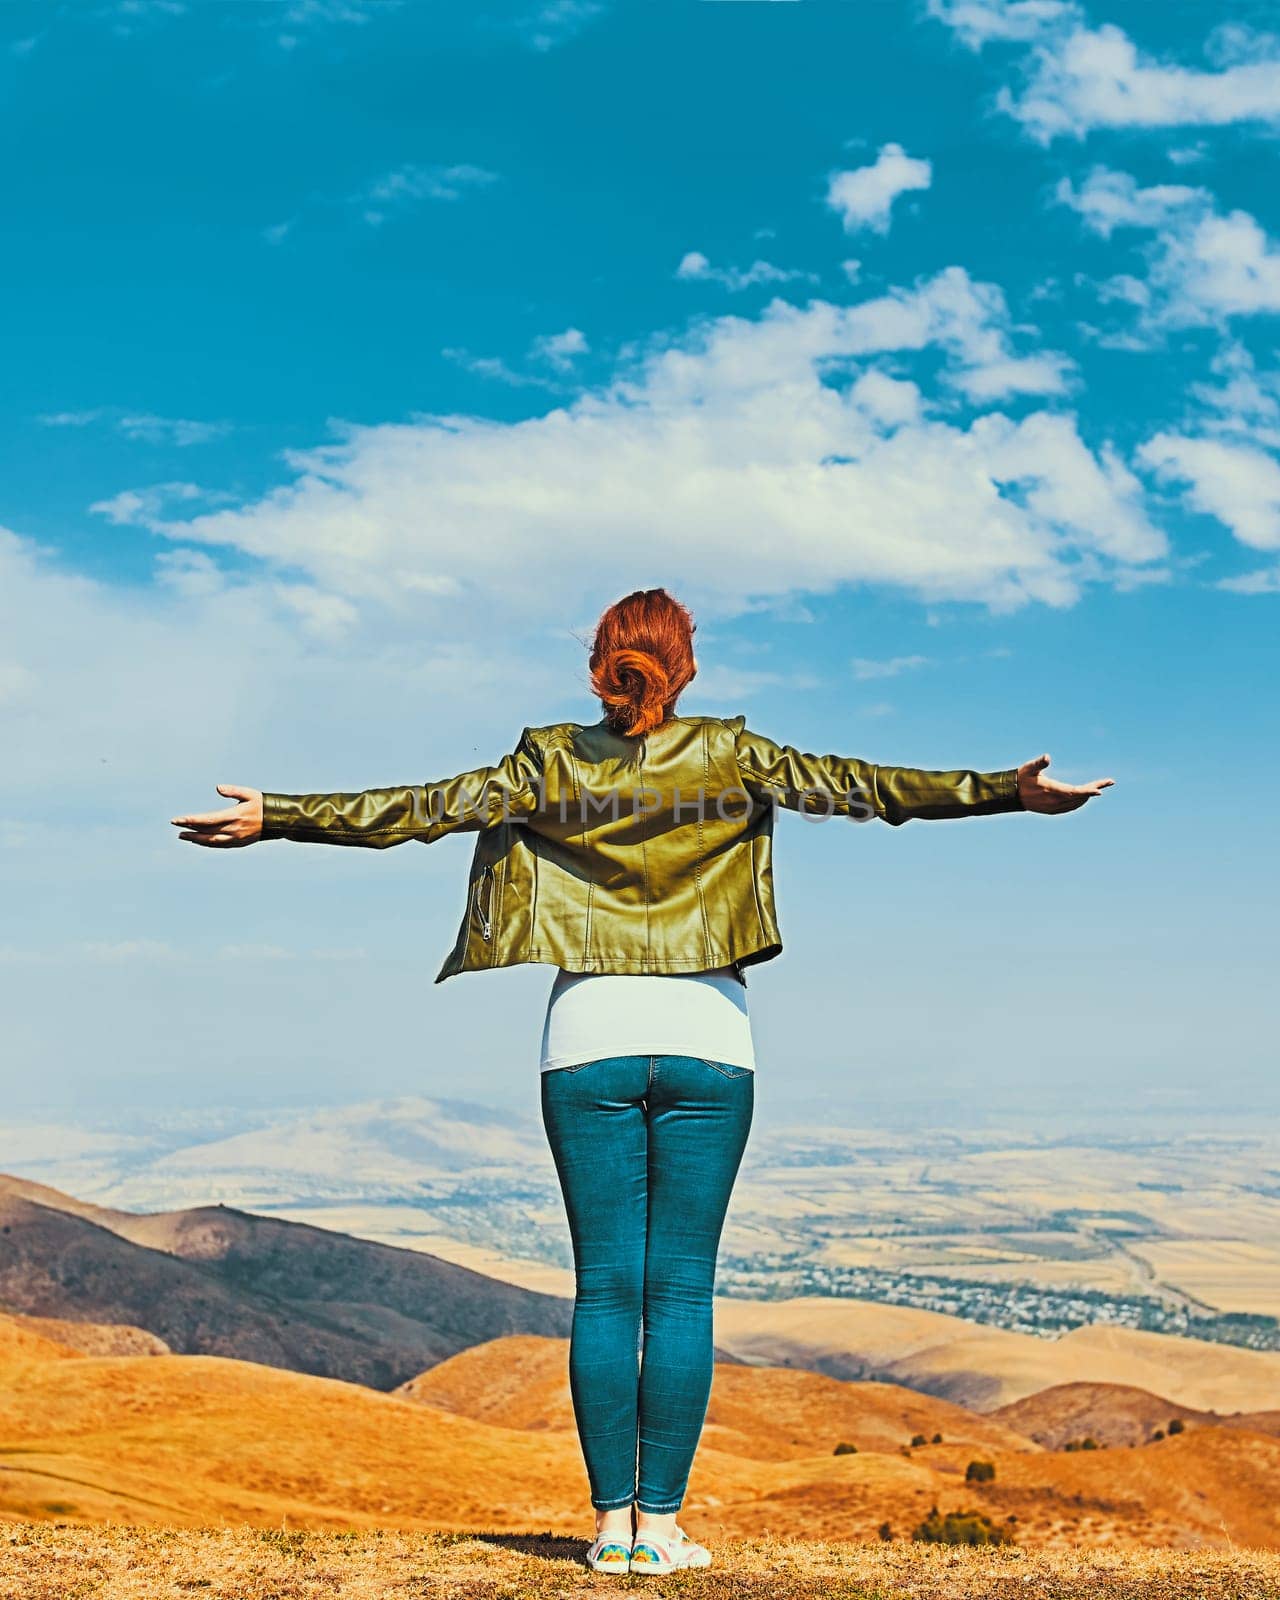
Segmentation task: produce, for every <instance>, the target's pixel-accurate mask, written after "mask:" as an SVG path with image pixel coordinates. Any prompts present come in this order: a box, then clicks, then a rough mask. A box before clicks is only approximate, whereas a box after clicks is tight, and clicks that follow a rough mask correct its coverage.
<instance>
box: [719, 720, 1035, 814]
mask: <svg viewBox="0 0 1280 1600" xmlns="http://www.w3.org/2000/svg"><path fill="white" fill-rule="evenodd" d="M730 726H731V727H732V728H733V729H734V734H735V742H736V748H737V757H738V771H739V773H740V775H741V777H742V784H743V788H744V789H745V790H746V791H747V793H748V794H749V795H750V796H751V797H752V798H753V799H755V800H759V801H761V802H763V803H766V804H774V805H781V806H785V807H786V808H787V809H788V810H791V811H802V812H804V813H806V814H807V815H809V816H841V817H853V818H855V819H856V820H858V821H868V820H869V819H870V818H871V817H873V816H874V817H879V818H880V819H881V821H883V822H888V823H890V824H891V825H892V826H894V827H897V826H899V825H900V824H901V823H903V822H909V821H910V820H911V818H912V817H925V818H929V819H937V818H942V817H981V816H989V815H991V814H992V813H994V812H1000V811H1022V810H1023V809H1024V807H1023V804H1022V801H1021V800H1020V799H1019V798H1018V773H1017V769H1016V768H1013V767H1010V768H1009V769H1007V770H1006V771H1004V772H968V771H961V772H924V771H921V770H920V769H919V768H917V767H882V766H878V765H877V764H876V763H875V762H872V761H859V760H858V759H857V758H856V757H849V756H815V755H806V754H804V753H803V752H801V751H799V750H796V749H795V748H793V747H792V746H791V745H779V744H775V743H774V742H773V740H772V739H766V738H765V737H764V736H763V735H762V734H758V733H752V732H751V731H750V730H749V729H748V728H747V727H746V726H745V722H744V719H743V718H741V717H736V718H734V719H733V722H732V723H731V724H730Z"/></svg>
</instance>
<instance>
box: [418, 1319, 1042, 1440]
mask: <svg viewBox="0 0 1280 1600" xmlns="http://www.w3.org/2000/svg"><path fill="white" fill-rule="evenodd" d="M396 1393H397V1394H400V1395H403V1396H405V1397H406V1398H407V1399H411V1400H416V1401H418V1402H420V1403H422V1404H425V1405H431V1406H436V1407H438V1408H439V1409H441V1410H444V1411H452V1412H455V1413H457V1414H458V1415H460V1416H467V1417H474V1418H475V1419H476V1420H477V1421H480V1422H493V1423H497V1424H498V1425H499V1426H500V1427H504V1428H520V1429H525V1430H528V1431H534V1432H536V1431H540V1430H548V1431H556V1430H561V1431H565V1430H568V1431H572V1429H573V1426H574V1421H573V1401H572V1399H571V1397H570V1394H569V1371H568V1350H567V1346H566V1343H565V1341H564V1340H562V1339H538V1338H530V1337H525V1338H513V1339H499V1340H494V1341H493V1342H491V1343H489V1344H484V1345H477V1346H476V1347H475V1348H474V1349H471V1350H464V1351H463V1352H462V1353H461V1354H460V1355H456V1356H453V1357H451V1358H450V1359H449V1360H448V1361H443V1362H441V1363H440V1365H439V1366H435V1367H431V1368H430V1369H429V1370H428V1371H426V1372H424V1373H422V1374H421V1376H420V1377H417V1378H414V1379H412V1380H411V1382H409V1383H406V1384H404V1385H402V1387H401V1388H399V1389H398V1390H396ZM919 1434H923V1435H924V1436H925V1438H927V1439H932V1438H933V1437H934V1436H935V1434H941V1435H942V1440H943V1442H944V1443H945V1444H947V1445H950V1446H955V1447H956V1448H957V1449H958V1450H961V1451H968V1454H969V1456H972V1454H973V1453H974V1451H975V1450H977V1451H982V1450H987V1451H989V1450H1012V1451H1019V1450H1028V1449H1035V1448H1036V1446H1035V1444H1034V1443H1033V1441H1031V1440H1030V1439H1028V1438H1027V1437H1026V1435H1025V1433H1023V1432H1021V1431H1019V1430H1018V1429H1016V1428H1013V1427H1006V1426H1005V1425H1003V1424H1002V1423H1001V1422H998V1421H994V1420H993V1419H991V1418H989V1417H983V1416H979V1415H978V1414H977V1413H975V1412H972V1411H966V1410H965V1409H964V1408H963V1407H961V1406H956V1405H952V1404H950V1403H949V1402H948V1401H946V1400H937V1399H934V1398H933V1397H932V1396H930V1395H922V1394H917V1393H915V1392H914V1391H913V1390H910V1389H903V1388H900V1387H898V1386H897V1385H895V1384H887V1383H845V1382H842V1381H841V1380H840V1379H838V1378H828V1377H825V1376H824V1375H823V1374H822V1373H818V1372H800V1371H793V1370H790V1369H787V1368H782V1367H745V1366H729V1365H724V1364H717V1366H716V1369H715V1380H714V1383H713V1385H712V1389H711V1403H710V1406H709V1407H708V1410H707V1422H706V1428H705V1431H704V1432H703V1436H702V1437H703V1442H704V1444H705V1445H709V1446H712V1447H713V1448H715V1449H717V1450H723V1451H725V1452H726V1453H728V1454H729V1455H735V1456H742V1457H745V1458H747V1459H749V1460H758V1461H788V1460H795V1459H799V1458H801V1457H803V1456H812V1455H818V1454H826V1453H830V1452H831V1451H833V1450H834V1449H835V1447H836V1445H837V1444H841V1443H847V1444H852V1445H856V1446H857V1448H858V1449H859V1450H874V1451H880V1452H885V1451H897V1450H900V1449H901V1448H902V1447H903V1446H904V1445H909V1444H910V1442H911V1440H912V1439H913V1438H914V1437H915V1436H917V1435H919ZM967 1459H968V1456H966V1460H967Z"/></svg>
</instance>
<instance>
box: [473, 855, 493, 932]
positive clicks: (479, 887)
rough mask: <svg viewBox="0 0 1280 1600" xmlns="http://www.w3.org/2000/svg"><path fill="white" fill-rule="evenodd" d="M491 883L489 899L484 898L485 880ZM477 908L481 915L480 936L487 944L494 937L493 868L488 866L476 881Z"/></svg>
mask: <svg viewBox="0 0 1280 1600" xmlns="http://www.w3.org/2000/svg"><path fill="white" fill-rule="evenodd" d="M486 881H487V882H488V884H489V899H488V902H487V903H486V901H485V899H484V886H485V882H486ZM476 910H477V912H478V913H479V915H480V937H481V938H482V939H483V940H484V942H485V943H486V944H488V943H489V941H490V940H491V939H492V938H493V915H492V913H493V868H492V867H486V868H485V869H484V871H483V872H482V873H481V874H480V877H479V879H478V880H477V882H476Z"/></svg>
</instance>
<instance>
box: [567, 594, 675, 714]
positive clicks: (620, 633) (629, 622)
mask: <svg viewBox="0 0 1280 1600" xmlns="http://www.w3.org/2000/svg"><path fill="white" fill-rule="evenodd" d="M693 630H694V621H693V618H692V617H691V616H690V615H689V611H688V608H687V607H685V606H682V605H681V604H680V602H679V601H678V600H676V599H674V598H673V597H672V596H671V595H669V594H668V593H667V591H666V590H665V589H637V590H636V592H635V593H634V594H629V595H625V596H624V597H623V598H622V599H621V600H618V601H615V603H614V604H613V605H611V606H610V607H609V609H608V610H607V611H606V612H605V613H604V615H603V616H602V617H601V618H600V621H599V623H598V625H597V627H596V636H595V639H594V641H593V643H592V646H591V687H592V689H593V690H594V691H595V693H596V694H597V695H599V697H600V700H601V701H602V703H603V705H604V714H605V721H606V722H607V723H608V724H609V726H610V727H611V728H613V729H614V730H615V732H617V733H623V734H627V735H628V736H629V737H632V738H635V737H638V736H639V735H640V734H642V733H647V732H648V731H649V729H650V728H656V727H657V726H658V724H659V723H660V722H661V721H662V720H663V718H664V717H665V716H666V715H667V714H668V713H669V712H670V710H671V708H672V707H673V706H674V705H675V703H676V699H677V697H678V696H679V694H680V693H681V691H682V690H683V689H685V688H686V687H687V686H688V684H689V683H690V682H691V681H692V680H693V676H694V674H695V673H696V672H697V670H698V664H697V662H696V661H695V660H694V658H693Z"/></svg>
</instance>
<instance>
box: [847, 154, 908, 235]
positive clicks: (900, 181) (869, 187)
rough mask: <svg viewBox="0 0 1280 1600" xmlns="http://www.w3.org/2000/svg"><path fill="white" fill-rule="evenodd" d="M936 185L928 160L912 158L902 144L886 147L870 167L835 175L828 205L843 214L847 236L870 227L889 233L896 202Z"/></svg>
mask: <svg viewBox="0 0 1280 1600" xmlns="http://www.w3.org/2000/svg"><path fill="white" fill-rule="evenodd" d="M932 182H933V167H932V166H931V165H930V163H929V162H928V161H921V160H919V159H917V158H916V157H915V156H909V155H908V154H907V152H906V151H905V150H904V149H903V148H902V146H901V145H900V144H886V145H882V146H881V147H880V153H879V154H878V155H877V156H876V159H875V161H874V162H873V163H872V164H871V165H870V166H868V167H854V168H853V169H851V170H850V171H847V172H833V173H832V174H831V176H830V178H829V179H828V182H827V204H828V205H829V206H830V207H831V209H832V210H833V211H837V212H839V213H840V217H841V220H842V221H843V223H844V230H845V232H846V233H855V232H857V231H858V230H859V229H862V228H870V229H871V230H872V232H874V233H888V231H889V221H890V217H891V215H892V212H893V202H894V201H895V200H896V199H897V198H898V196H899V195H903V194H909V193H910V192H911V191H912V190H916V189H927V188H928V187H929V185H930V184H931V183H932Z"/></svg>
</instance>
